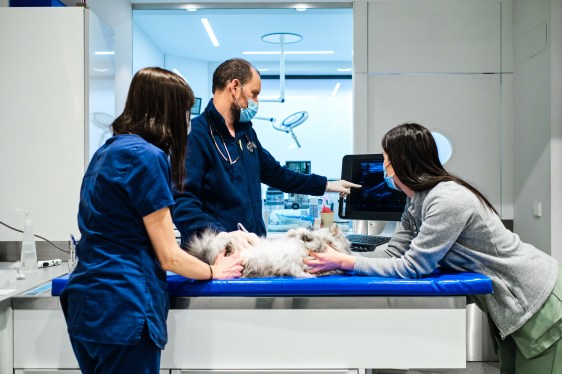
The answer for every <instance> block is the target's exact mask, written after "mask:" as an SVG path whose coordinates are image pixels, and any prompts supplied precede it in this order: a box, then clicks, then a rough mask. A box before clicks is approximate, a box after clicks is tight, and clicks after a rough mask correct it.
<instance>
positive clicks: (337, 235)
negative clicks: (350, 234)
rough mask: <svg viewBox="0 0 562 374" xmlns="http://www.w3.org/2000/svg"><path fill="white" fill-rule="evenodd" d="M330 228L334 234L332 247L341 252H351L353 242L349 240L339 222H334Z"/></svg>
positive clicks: (331, 233) (332, 234)
mask: <svg viewBox="0 0 562 374" xmlns="http://www.w3.org/2000/svg"><path fill="white" fill-rule="evenodd" d="M328 230H329V232H330V235H331V236H332V247H333V248H334V249H335V250H337V251H339V252H342V253H347V254H351V249H350V248H351V242H350V241H349V240H347V237H346V236H345V235H344V233H343V231H342V230H341V228H340V227H339V226H338V224H337V223H335V222H334V223H332V225H331V226H330V228H329V229H328Z"/></svg>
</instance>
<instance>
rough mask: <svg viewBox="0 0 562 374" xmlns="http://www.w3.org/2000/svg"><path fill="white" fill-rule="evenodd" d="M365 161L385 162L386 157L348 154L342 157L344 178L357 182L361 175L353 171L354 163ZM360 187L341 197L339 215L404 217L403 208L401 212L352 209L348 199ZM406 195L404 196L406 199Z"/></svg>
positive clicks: (371, 218) (357, 217)
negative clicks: (354, 173)
mask: <svg viewBox="0 0 562 374" xmlns="http://www.w3.org/2000/svg"><path fill="white" fill-rule="evenodd" d="M365 161H377V162H384V157H383V155H382V154H379V153H374V154H361V155H346V156H344V157H343V159H342V169H341V177H342V179H344V180H347V181H350V182H353V183H357V182H358V178H359V177H360V176H359V175H353V171H354V170H357V168H354V167H353V166H354V164H355V163H357V162H365ZM356 191H358V189H354V188H352V189H351V193H350V194H349V195H347V197H346V198H345V199H344V198H340V202H339V209H338V215H339V216H340V217H341V218H345V219H356V220H369V221H400V219H401V218H402V214H403V210H402V211H400V212H383V211H374V210H373V211H353V210H351V204H347V202H348V199H350V198H351V197H352V195H353V194H354V193H357V192H356ZM405 198H406V197H405V196H404V199H405Z"/></svg>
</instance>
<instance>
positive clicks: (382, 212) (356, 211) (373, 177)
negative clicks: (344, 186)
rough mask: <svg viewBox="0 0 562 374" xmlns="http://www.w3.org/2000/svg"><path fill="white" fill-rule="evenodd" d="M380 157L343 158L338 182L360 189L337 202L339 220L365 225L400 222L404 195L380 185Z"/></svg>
mask: <svg viewBox="0 0 562 374" xmlns="http://www.w3.org/2000/svg"><path fill="white" fill-rule="evenodd" d="M383 163H384V159H383V155H382V154H367V155H346V156H344V158H343V161H342V179H345V180H347V181H350V182H353V183H357V184H360V185H362V186H363V187H362V188H352V189H351V193H350V194H349V195H347V197H346V198H345V199H343V198H340V204H339V211H338V214H339V216H340V217H341V218H346V219H356V220H369V221H400V218H401V217H402V212H403V211H404V206H405V205H406V194H404V193H403V192H401V191H396V190H393V189H391V188H390V187H388V186H387V185H386V182H385V181H384V172H383Z"/></svg>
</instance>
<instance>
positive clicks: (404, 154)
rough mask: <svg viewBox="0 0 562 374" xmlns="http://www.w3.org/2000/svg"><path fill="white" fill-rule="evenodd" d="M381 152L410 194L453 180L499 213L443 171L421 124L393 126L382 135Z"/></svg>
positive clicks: (478, 192)
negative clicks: (409, 190) (384, 154)
mask: <svg viewBox="0 0 562 374" xmlns="http://www.w3.org/2000/svg"><path fill="white" fill-rule="evenodd" d="M382 149H383V150H384V151H385V152H386V154H387V155H388V159H389V161H390V162H391V163H392V168H393V169H394V172H395V173H396V176H397V177H398V178H399V179H400V181H401V182H402V183H404V184H405V185H406V186H407V187H408V188H410V189H412V190H413V191H416V192H420V191H425V190H429V189H431V188H433V187H435V186H436V185H437V184H439V183H441V182H447V181H453V182H456V183H458V184H460V185H461V186H464V187H466V188H468V189H469V190H470V191H471V192H472V193H474V194H475V195H476V197H478V199H479V200H480V201H481V202H482V204H483V205H484V206H485V207H487V208H488V209H490V210H491V211H493V212H494V213H496V214H498V212H497V211H496V209H495V208H494V206H493V205H492V204H491V203H490V202H489V201H488V199H486V197H485V196H484V195H483V194H482V193H481V192H480V191H478V190H477V189H476V188H475V187H473V186H471V185H470V184H469V183H467V182H465V181H464V180H462V179H461V178H459V177H457V176H454V175H452V174H450V173H449V172H447V171H446V170H445V168H443V165H441V162H440V161H439V154H438V151H437V145H436V144H435V139H434V138H433V135H431V132H430V131H429V130H428V129H427V128H425V127H423V126H422V125H419V124H417V123H404V124H402V125H398V126H396V127H394V128H393V129H391V130H389V131H388V132H387V133H386V134H385V135H384V137H383V139H382Z"/></svg>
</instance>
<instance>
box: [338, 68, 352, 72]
mask: <svg viewBox="0 0 562 374" xmlns="http://www.w3.org/2000/svg"><path fill="white" fill-rule="evenodd" d="M336 70H337V71H341V72H344V71H351V68H337V69H336Z"/></svg>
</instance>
